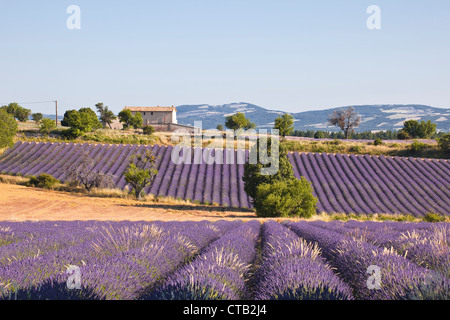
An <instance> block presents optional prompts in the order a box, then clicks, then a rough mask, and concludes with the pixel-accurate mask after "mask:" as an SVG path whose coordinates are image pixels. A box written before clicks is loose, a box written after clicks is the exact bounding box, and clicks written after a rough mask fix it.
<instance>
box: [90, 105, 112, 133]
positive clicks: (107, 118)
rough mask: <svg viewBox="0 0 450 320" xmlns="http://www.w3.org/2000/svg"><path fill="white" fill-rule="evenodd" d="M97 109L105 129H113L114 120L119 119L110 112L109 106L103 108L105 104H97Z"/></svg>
mask: <svg viewBox="0 0 450 320" xmlns="http://www.w3.org/2000/svg"><path fill="white" fill-rule="evenodd" d="M95 107H96V108H97V112H98V114H99V115H100V121H101V123H102V125H103V127H106V126H107V125H108V126H109V128H110V129H111V128H112V127H111V124H112V122H113V121H114V120H116V119H117V117H116V116H115V115H114V113H113V112H112V111H111V110H109V108H108V106H103V103H101V102H99V103H97V104H96V105H95Z"/></svg>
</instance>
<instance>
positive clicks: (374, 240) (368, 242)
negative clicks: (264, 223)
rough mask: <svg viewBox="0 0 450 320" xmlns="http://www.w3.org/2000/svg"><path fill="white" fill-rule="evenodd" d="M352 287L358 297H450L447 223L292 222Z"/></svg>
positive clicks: (376, 298)
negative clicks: (317, 247) (319, 249)
mask: <svg viewBox="0 0 450 320" xmlns="http://www.w3.org/2000/svg"><path fill="white" fill-rule="evenodd" d="M286 225H287V226H288V227H289V228H290V229H291V230H292V231H294V232H295V233H296V234H297V235H298V236H300V237H302V238H303V239H305V240H307V241H310V242H312V243H316V244H317V245H318V246H319V247H320V248H321V251H322V255H323V257H325V258H326V260H327V261H328V262H329V263H330V265H331V266H332V267H334V268H335V269H336V272H337V273H338V274H339V275H340V277H341V278H342V279H343V280H344V281H345V282H346V283H347V284H349V285H350V286H351V287H352V288H353V294H354V297H355V298H356V299H362V300H380V299H381V300H399V299H438V300H442V299H450V241H449V240H450V238H449V236H450V226H449V225H448V224H446V223H441V224H435V225H432V224H429V223H416V224H414V223H407V224H402V223H377V222H355V221H353V222H349V223H341V222H332V223H325V222H321V221H317V222H310V223H308V222H296V223H293V222H288V223H286Z"/></svg>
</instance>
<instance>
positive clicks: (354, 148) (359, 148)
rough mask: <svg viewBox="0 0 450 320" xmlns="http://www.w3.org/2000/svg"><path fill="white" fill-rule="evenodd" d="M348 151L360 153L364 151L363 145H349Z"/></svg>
mask: <svg viewBox="0 0 450 320" xmlns="http://www.w3.org/2000/svg"><path fill="white" fill-rule="evenodd" d="M349 151H350V152H354V153H362V152H363V151H364V146H360V145H356V146H353V147H350V149H349Z"/></svg>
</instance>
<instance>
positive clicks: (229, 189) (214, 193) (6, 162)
mask: <svg viewBox="0 0 450 320" xmlns="http://www.w3.org/2000/svg"><path fill="white" fill-rule="evenodd" d="M172 149H173V147H172V146H168V147H162V146H158V145H154V146H143V145H141V146H138V145H109V144H105V145H100V144H97V145H95V144H87V143H85V144H74V143H34V142H31V143H21V142H18V143H16V145H15V146H14V147H13V148H11V149H8V150H7V151H6V152H5V153H4V154H3V155H2V156H1V159H0V172H5V173H9V174H21V175H24V176H31V175H39V174H41V173H47V174H51V175H52V176H53V177H55V178H56V179H59V180H60V181H65V178H66V173H65V168H68V167H69V166H70V165H72V164H76V163H77V162H78V161H80V156H81V155H82V154H83V153H88V154H89V155H90V157H92V158H93V159H94V161H95V163H96V166H95V168H94V170H96V171H99V172H103V173H105V174H111V175H112V176H113V179H114V184H115V186H116V187H117V188H120V189H124V188H125V187H126V186H127V184H126V182H125V179H124V172H125V170H126V167H127V164H128V161H127V160H128V159H129V157H130V156H131V155H134V154H143V153H145V152H146V151H147V150H148V151H151V152H152V153H153V154H154V155H155V156H156V157H157V161H156V166H157V168H158V175H157V176H156V178H155V181H154V183H153V184H152V185H151V186H148V187H147V188H146V189H145V190H144V191H145V192H146V193H147V194H150V193H151V194H154V195H157V196H164V197H165V196H168V197H174V198H177V199H189V200H192V201H196V202H201V203H209V204H211V203H216V204H220V205H222V206H229V207H236V208H237V207H240V208H250V207H251V204H250V199H249V197H248V195H247V194H246V193H245V191H244V183H243V181H242V179H241V177H242V176H243V174H244V166H243V164H242V163H243V162H244V160H243V159H244V157H246V154H245V151H243V150H238V151H236V152H234V151H231V150H227V151H226V152H223V154H222V155H221V156H222V157H223V159H224V160H223V161H222V163H224V162H225V159H227V158H228V159H229V158H230V156H232V155H233V156H235V160H234V164H230V165H223V164H212V165H207V164H206V163H205V162H204V161H203V162H201V161H199V159H202V157H203V150H202V149H200V148H196V149H194V150H193V152H191V153H190V154H189V156H190V157H191V161H190V163H192V164H187V163H186V161H183V163H182V164H175V163H174V162H173V161H171V154H172ZM182 156H183V157H184V158H185V157H187V156H188V153H187V152H186V153H185V154H182ZM215 156H216V154H215V150H211V152H209V153H208V154H207V159H206V160H208V158H209V157H215ZM195 163H201V164H195ZM238 163H240V164H238Z"/></svg>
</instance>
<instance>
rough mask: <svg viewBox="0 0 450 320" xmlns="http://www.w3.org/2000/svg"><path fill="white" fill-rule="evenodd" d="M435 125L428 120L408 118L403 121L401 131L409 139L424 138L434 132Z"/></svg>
mask: <svg viewBox="0 0 450 320" xmlns="http://www.w3.org/2000/svg"><path fill="white" fill-rule="evenodd" d="M436 127H437V125H436V124H435V123H432V122H431V120H428V121H421V122H419V121H417V120H408V121H405V122H404V123H403V129H402V131H403V132H405V133H407V134H408V136H409V138H411V139H426V138H429V137H431V136H432V135H433V134H435V133H436Z"/></svg>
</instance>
